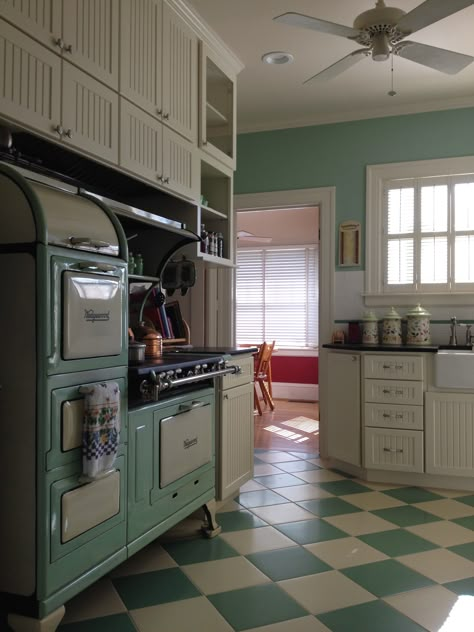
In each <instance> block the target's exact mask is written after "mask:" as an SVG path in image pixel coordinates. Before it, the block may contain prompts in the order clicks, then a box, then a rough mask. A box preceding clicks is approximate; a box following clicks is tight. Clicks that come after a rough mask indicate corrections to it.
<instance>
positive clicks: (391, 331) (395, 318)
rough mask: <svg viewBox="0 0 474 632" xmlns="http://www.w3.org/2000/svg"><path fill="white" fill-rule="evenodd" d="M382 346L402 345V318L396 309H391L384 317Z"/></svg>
mask: <svg viewBox="0 0 474 632" xmlns="http://www.w3.org/2000/svg"><path fill="white" fill-rule="evenodd" d="M382 344H384V345H401V344H402V317H401V316H400V314H399V313H398V312H397V310H396V309H395V308H394V307H391V308H390V310H389V311H388V312H387V313H386V314H385V316H384V317H383V327H382Z"/></svg>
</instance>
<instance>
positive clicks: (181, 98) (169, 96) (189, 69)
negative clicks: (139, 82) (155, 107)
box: [162, 2, 198, 142]
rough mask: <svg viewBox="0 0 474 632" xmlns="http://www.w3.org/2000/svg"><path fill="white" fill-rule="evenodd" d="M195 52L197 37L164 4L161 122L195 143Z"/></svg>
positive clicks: (196, 63)
mask: <svg viewBox="0 0 474 632" xmlns="http://www.w3.org/2000/svg"><path fill="white" fill-rule="evenodd" d="M197 53H198V38H197V36H196V35H195V34H194V33H193V31H192V30H191V29H190V28H189V27H188V26H187V24H185V22H184V21H183V20H182V19H181V18H180V17H179V15H178V14H177V13H176V12H175V11H174V10H173V9H172V8H171V7H170V6H169V5H167V4H166V2H165V3H163V61H162V94H163V103H162V106H163V115H162V116H163V122H164V123H165V124H166V125H169V126H170V127H172V128H173V129H174V130H175V131H177V132H179V133H180V134H182V135H183V136H185V137H186V138H189V140H191V141H194V142H197V68H198V62H197Z"/></svg>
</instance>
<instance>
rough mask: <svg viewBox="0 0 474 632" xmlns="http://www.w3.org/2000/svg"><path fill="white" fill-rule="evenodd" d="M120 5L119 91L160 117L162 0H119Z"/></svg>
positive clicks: (161, 110)
mask: <svg viewBox="0 0 474 632" xmlns="http://www.w3.org/2000/svg"><path fill="white" fill-rule="evenodd" d="M120 8H121V15H120V93H121V94H122V95H124V96H126V97H127V98H128V99H130V101H132V102H133V103H135V104H136V105H138V106H139V107H141V108H143V109H144V110H145V111H146V112H148V113H149V114H151V115H152V116H154V117H156V118H158V119H159V118H160V116H161V114H162V112H163V109H162V105H161V48H162V21H163V20H162V16H163V0H122V2H121V5H120Z"/></svg>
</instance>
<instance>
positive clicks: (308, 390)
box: [272, 382, 319, 402]
mask: <svg viewBox="0 0 474 632" xmlns="http://www.w3.org/2000/svg"><path fill="white" fill-rule="evenodd" d="M272 392H273V397H274V398H275V399H294V400H297V401H301V402H317V401H319V385H318V384H291V383H290V382H273V383H272Z"/></svg>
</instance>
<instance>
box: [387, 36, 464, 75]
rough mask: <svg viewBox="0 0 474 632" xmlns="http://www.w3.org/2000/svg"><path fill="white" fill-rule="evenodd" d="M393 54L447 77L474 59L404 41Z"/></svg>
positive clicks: (434, 47)
mask: <svg viewBox="0 0 474 632" xmlns="http://www.w3.org/2000/svg"><path fill="white" fill-rule="evenodd" d="M395 53H396V54H397V55H399V56H400V57H404V58H405V59H410V60H411V61H415V62H416V63H417V64H422V65H423V66H428V68H433V69H434V70H439V71H440V72H445V73H446V74H448V75H455V74H456V73H458V72H460V71H461V70H463V68H466V66H469V64H470V63H472V62H473V61H474V57H471V56H470V55H463V54H462V53H455V52H454V51H451V50H446V49H445V48H436V46H428V45H427V44H418V43H417V42H408V41H406V40H405V41H403V42H401V43H400V44H398V46H397V47H396V49H395Z"/></svg>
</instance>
